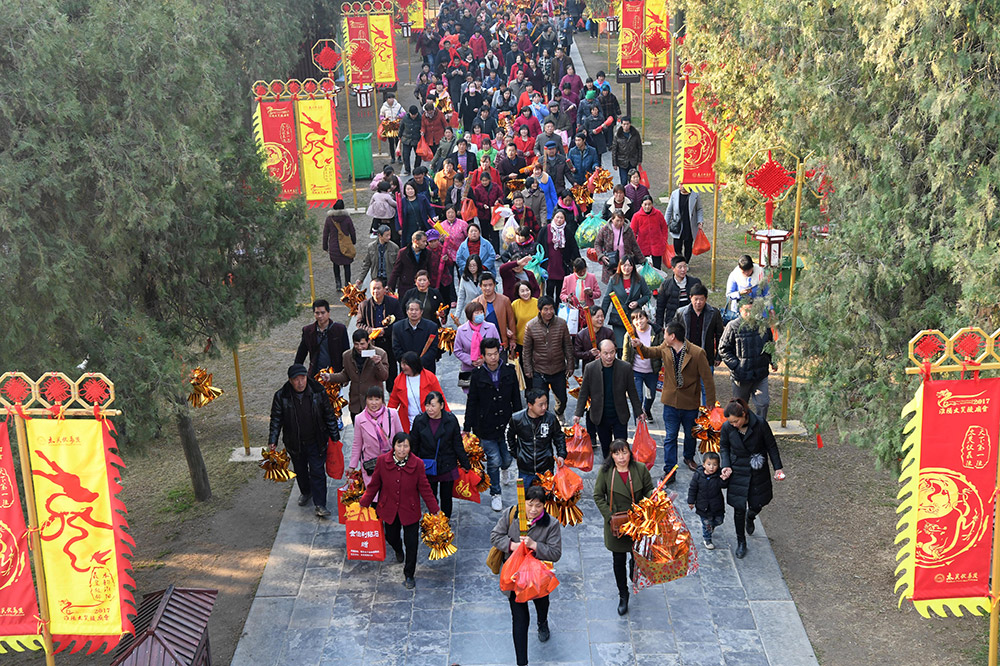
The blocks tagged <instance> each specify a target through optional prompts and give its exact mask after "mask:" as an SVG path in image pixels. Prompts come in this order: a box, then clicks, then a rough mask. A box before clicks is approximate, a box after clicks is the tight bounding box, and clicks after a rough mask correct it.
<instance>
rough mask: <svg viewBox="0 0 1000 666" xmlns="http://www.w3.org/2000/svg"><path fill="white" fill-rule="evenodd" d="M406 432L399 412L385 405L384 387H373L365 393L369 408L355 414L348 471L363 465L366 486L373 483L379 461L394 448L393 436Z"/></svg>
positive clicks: (362, 472) (366, 406)
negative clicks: (376, 464)
mask: <svg viewBox="0 0 1000 666" xmlns="http://www.w3.org/2000/svg"><path fill="white" fill-rule="evenodd" d="M399 432H403V424H402V423H400V421H399V413H398V412H397V411H396V410H395V409H392V408H391V407H386V406H385V391H383V390H382V387H381V386H371V387H369V388H368V392H367V393H366V394H365V408H364V409H362V410H361V413H359V414H358V415H357V416H355V417H354V443H353V444H352V445H351V461H350V465H349V467H348V470H347V472H348V473H350V472H353V471H354V470H356V469H358V466H359V465H360V466H361V476H362V477H363V478H364V480H365V486H368V484H370V483H371V480H372V474H373V473H374V472H375V461H376V460H377V459H378V457H379V456H380V455H382V454H383V453H388V452H389V451H391V450H392V438H393V437H395V436H396V433H399Z"/></svg>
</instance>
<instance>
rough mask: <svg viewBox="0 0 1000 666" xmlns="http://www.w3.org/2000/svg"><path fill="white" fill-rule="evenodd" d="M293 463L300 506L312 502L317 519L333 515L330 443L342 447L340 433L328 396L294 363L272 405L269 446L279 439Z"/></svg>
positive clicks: (275, 443) (276, 443) (304, 368)
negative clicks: (328, 458) (329, 490)
mask: <svg viewBox="0 0 1000 666" xmlns="http://www.w3.org/2000/svg"><path fill="white" fill-rule="evenodd" d="M279 436H281V441H282V443H283V444H284V445H285V450H286V451H288V455H289V457H290V458H291V460H292V469H293V470H294V471H295V478H296V479H297V481H296V482H297V483H298V485H299V506H305V505H306V504H308V503H309V500H310V499H311V500H312V503H313V506H315V507H316V509H315V511H316V515H317V516H319V517H321V518H325V517H327V516H329V515H330V510H329V509H327V508H326V447H327V442H333V445H334V446H340V445H341V444H340V429H339V428H338V427H337V417H336V416H335V415H334V413H333V408H332V407H331V406H330V401H329V400H328V399H327V397H326V392H325V391H324V390H323V387H322V386H321V385H320V384H319V382H317V381H315V380H314V379H312V378H311V377H310V376H309V375H308V373H307V371H306V366H304V365H302V364H301V363H294V364H292V365H291V366H289V368H288V381H287V382H285V384H284V385H283V386H282V387H281V388H280V389H278V390H277V391H276V392H275V394H274V399H273V400H272V401H271V424H270V427H269V429H268V438H267V443H268V447H269V448H270V449H271V451H274V450H275V449H277V447H278V437H279Z"/></svg>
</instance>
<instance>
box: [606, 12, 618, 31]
mask: <svg viewBox="0 0 1000 666" xmlns="http://www.w3.org/2000/svg"><path fill="white" fill-rule="evenodd" d="M608 32H618V16H617V15H615V14H612V15H611V16H609V17H608Z"/></svg>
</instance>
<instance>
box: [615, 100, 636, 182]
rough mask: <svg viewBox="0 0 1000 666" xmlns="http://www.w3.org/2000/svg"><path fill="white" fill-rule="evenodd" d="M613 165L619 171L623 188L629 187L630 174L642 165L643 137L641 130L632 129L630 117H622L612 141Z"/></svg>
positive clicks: (619, 178)
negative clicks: (640, 134) (640, 133)
mask: <svg viewBox="0 0 1000 666" xmlns="http://www.w3.org/2000/svg"><path fill="white" fill-rule="evenodd" d="M611 164H612V165H613V166H614V167H615V168H616V169H618V180H619V182H620V183H621V185H622V187H624V186H625V185H628V174H629V172H630V171H631V170H632V169H638V168H639V165H640V164H642V137H641V136H639V130H637V129H636V128H634V127H632V118H631V117H629V116H622V124H621V126H620V127H619V128H618V131H616V132H615V138H614V139H612V140H611Z"/></svg>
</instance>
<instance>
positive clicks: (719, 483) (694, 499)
mask: <svg viewBox="0 0 1000 666" xmlns="http://www.w3.org/2000/svg"><path fill="white" fill-rule="evenodd" d="M719 463H720V459H719V454H718V453H706V454H705V456H704V457H703V458H702V464H701V466H699V467H698V471H696V472H695V473H694V476H693V477H691V485H690V487H688V508H689V509H696V512H697V514H698V516H699V517H700V518H701V535H702V537H703V538H704V539H705V548H707V549H708V550H714V549H715V544H713V543H712V532H714V531H715V528H716V527H718V526H719V525H721V524H722V523H723V521H724V520H725V519H726V501H725V499H724V498H723V497H722V489H723V488H725V487H726V485H727V483H726V482H725V481H723V480H722V475H721V473H720V472H719Z"/></svg>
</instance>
